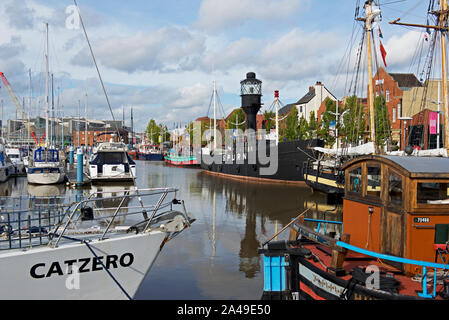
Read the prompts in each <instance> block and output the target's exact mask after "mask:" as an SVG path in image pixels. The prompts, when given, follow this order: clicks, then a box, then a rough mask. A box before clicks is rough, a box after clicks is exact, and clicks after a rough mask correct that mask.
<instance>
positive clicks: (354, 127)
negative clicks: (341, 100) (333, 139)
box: [341, 96, 366, 145]
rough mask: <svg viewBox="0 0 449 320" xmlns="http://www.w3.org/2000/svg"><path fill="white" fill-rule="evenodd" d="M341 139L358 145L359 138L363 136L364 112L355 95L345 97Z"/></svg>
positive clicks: (364, 126) (361, 138)
mask: <svg viewBox="0 0 449 320" xmlns="http://www.w3.org/2000/svg"><path fill="white" fill-rule="evenodd" d="M342 114H343V128H342V130H341V131H342V135H343V141H344V142H346V143H348V144H352V145H358V143H359V141H360V140H363V138H364V137H365V128H366V114H365V112H364V111H363V106H362V105H361V104H360V103H359V99H358V98H357V96H351V97H348V98H347V99H346V103H345V108H344V111H343V113H342Z"/></svg>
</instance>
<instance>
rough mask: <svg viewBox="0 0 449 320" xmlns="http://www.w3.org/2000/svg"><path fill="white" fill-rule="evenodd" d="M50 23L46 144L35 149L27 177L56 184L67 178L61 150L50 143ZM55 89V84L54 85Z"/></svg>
mask: <svg viewBox="0 0 449 320" xmlns="http://www.w3.org/2000/svg"><path fill="white" fill-rule="evenodd" d="M48 44H49V43H48V23H47V24H46V55H45V58H46V59H45V60H46V74H45V75H46V81H45V84H46V85H45V95H46V102H47V110H46V119H45V122H46V123H45V124H46V126H45V145H44V146H40V145H38V146H37V148H36V149H35V150H33V157H32V158H31V159H30V162H29V167H28V172H27V179H28V183H32V184H56V183H63V182H64V181H65V180H66V172H65V171H66V170H65V165H64V162H63V161H62V159H61V158H60V152H59V150H58V149H57V148H56V147H53V146H51V145H50V140H49V111H50V110H49V108H50V99H49V64H48V51H49V46H48ZM52 89H53V86H52Z"/></svg>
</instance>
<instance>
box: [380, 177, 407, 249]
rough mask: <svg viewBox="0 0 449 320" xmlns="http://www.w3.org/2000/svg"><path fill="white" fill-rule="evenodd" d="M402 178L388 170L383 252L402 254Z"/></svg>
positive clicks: (403, 231) (403, 232)
mask: <svg viewBox="0 0 449 320" xmlns="http://www.w3.org/2000/svg"><path fill="white" fill-rule="evenodd" d="M403 180H404V178H403V177H402V176H401V175H400V174H398V173H396V172H394V171H391V170H388V177H387V181H386V182H387V190H386V191H387V194H386V200H387V201H386V203H385V206H384V208H383V219H382V223H381V224H382V231H381V233H382V252H383V253H385V254H389V255H393V256H397V257H403V256H404V241H405V230H404V225H405V224H404V219H405V214H404V212H405V211H404V209H403V205H404V203H403V198H404V181H403Z"/></svg>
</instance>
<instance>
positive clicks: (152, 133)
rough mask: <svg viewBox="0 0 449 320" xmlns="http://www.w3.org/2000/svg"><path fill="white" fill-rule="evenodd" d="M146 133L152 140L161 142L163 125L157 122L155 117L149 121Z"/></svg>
mask: <svg viewBox="0 0 449 320" xmlns="http://www.w3.org/2000/svg"><path fill="white" fill-rule="evenodd" d="M145 133H146V135H147V137H148V139H150V142H152V143H154V144H157V143H159V136H160V135H161V133H162V125H158V124H156V121H155V120H154V119H151V120H150V121H149V122H148V125H147V129H146V130H145Z"/></svg>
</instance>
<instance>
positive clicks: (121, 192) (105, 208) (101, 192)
mask: <svg viewBox="0 0 449 320" xmlns="http://www.w3.org/2000/svg"><path fill="white" fill-rule="evenodd" d="M135 189H136V188H135V186H134V184H133V183H132V182H131V183H123V182H122V183H109V184H100V185H92V186H91V189H90V197H91V198H98V199H99V200H98V201H94V202H89V203H88V205H91V206H93V207H94V208H95V215H96V218H101V217H104V219H102V220H99V223H100V225H101V226H107V225H108V224H109V223H110V221H111V219H112V217H113V216H114V215H116V217H115V219H114V221H113V223H112V224H111V227H115V226H118V225H123V224H124V223H125V220H126V216H127V214H128V206H129V204H130V200H129V198H128V197H125V196H127V195H129V191H132V190H135ZM103 198H109V199H103ZM119 207H120V209H119V210H117V209H116V208H119Z"/></svg>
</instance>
